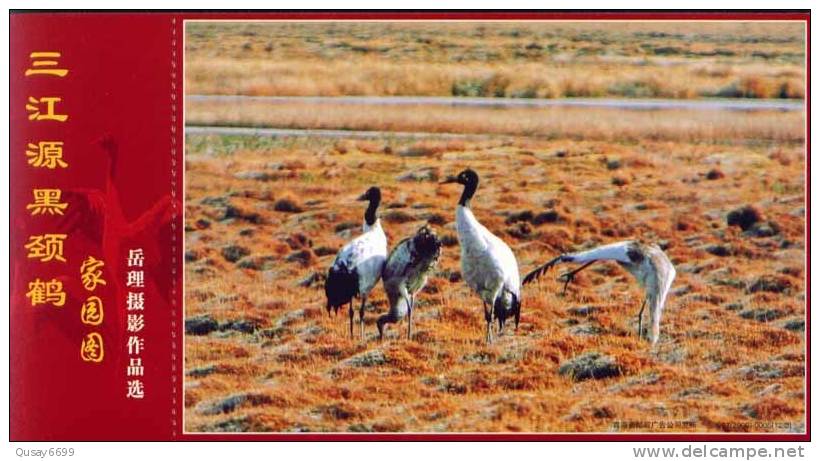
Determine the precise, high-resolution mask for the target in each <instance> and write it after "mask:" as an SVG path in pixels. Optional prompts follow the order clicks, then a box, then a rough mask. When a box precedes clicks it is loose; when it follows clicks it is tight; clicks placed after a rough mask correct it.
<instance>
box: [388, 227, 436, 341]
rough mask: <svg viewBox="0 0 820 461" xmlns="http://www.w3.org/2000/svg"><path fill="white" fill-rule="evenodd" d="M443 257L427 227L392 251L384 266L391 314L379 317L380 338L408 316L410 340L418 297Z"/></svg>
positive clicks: (408, 336) (433, 234) (431, 231)
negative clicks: (387, 327) (391, 324)
mask: <svg viewBox="0 0 820 461" xmlns="http://www.w3.org/2000/svg"><path fill="white" fill-rule="evenodd" d="M440 256H441V241H440V240H439V239H438V237H437V236H436V234H435V232H433V230H432V229H430V227H428V226H426V225H425V226H423V227H421V228H420V229H419V230H418V231H417V232H416V235H414V236H413V237H409V238H406V239H404V240H402V241H401V242H399V244H398V245H396V248H394V249H393V251H391V252H390V256H388V258H387V263H386V264H385V266H384V273H383V274H382V280H383V282H384V289H385V291H386V292H387V299H388V301H389V302H390V311H389V312H388V313H387V314H385V315H382V316H381V317H379V319H378V321H377V322H376V326H378V328H379V339H382V338H383V337H384V328H385V326H386V325H387V324H388V323H396V322H398V321H399V320H401V319H403V318H404V317H405V316H406V317H407V339H410V338H411V336H412V335H413V311H414V310H415V308H416V294H417V293H418V292H419V291H420V290H421V289H422V288H424V285H425V284H426V283H427V275H428V274H429V273H430V272H431V271H432V270H433V269H434V268H435V266H436V263H437V262H438V259H439V257H440Z"/></svg>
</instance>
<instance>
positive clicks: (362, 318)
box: [351, 296, 367, 341]
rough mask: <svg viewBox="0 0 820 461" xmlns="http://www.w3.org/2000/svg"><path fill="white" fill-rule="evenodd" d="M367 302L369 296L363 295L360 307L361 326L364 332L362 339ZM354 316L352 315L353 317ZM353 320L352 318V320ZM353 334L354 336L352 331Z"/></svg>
mask: <svg viewBox="0 0 820 461" xmlns="http://www.w3.org/2000/svg"><path fill="white" fill-rule="evenodd" d="M366 302H367V296H362V305H361V307H359V328H360V329H361V333H362V341H364V303H366ZM352 318H353V317H351V319H352ZM351 321H352V320H351ZM351 336H353V334H352V331H351Z"/></svg>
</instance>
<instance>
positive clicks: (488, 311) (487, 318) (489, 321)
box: [484, 302, 493, 344]
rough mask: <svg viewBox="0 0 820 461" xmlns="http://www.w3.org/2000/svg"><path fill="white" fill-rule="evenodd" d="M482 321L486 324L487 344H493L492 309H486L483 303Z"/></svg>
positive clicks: (485, 304)
mask: <svg viewBox="0 0 820 461" xmlns="http://www.w3.org/2000/svg"><path fill="white" fill-rule="evenodd" d="M484 320H485V321H486V322H487V338H486V339H487V344H492V342H493V330H492V327H493V314H492V309H487V303H486V302H485V303H484Z"/></svg>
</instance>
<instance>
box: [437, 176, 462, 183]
mask: <svg viewBox="0 0 820 461" xmlns="http://www.w3.org/2000/svg"><path fill="white" fill-rule="evenodd" d="M454 182H458V178H457V177H455V176H447V177H446V178H445V179H444V181H441V182H440V183H439V184H452V183H454Z"/></svg>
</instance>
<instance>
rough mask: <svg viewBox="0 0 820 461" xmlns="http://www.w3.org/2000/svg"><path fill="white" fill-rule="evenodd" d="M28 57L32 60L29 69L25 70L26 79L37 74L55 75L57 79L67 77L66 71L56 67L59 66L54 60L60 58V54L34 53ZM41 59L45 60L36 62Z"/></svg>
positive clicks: (54, 52)
mask: <svg viewBox="0 0 820 461" xmlns="http://www.w3.org/2000/svg"><path fill="white" fill-rule="evenodd" d="M29 57H30V58H31V59H32V61H31V68H29V69H26V77H28V76H29V75H38V74H46V75H56V76H58V77H65V76H66V75H68V69H59V68H57V67H56V66H57V64H59V63H58V62H57V61H56V59H57V58H59V57H60V53H59V52H57V51H35V52H33V53H31V54H30V55H29ZM41 58H45V60H43V61H38V59H41Z"/></svg>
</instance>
